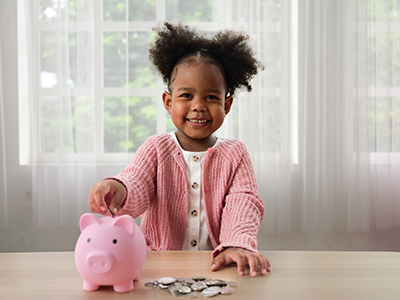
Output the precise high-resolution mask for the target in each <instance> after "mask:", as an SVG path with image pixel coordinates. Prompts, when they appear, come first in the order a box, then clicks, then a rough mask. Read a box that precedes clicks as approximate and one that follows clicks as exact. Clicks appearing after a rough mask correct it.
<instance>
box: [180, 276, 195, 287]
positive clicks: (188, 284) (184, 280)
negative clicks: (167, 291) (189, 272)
mask: <svg viewBox="0 0 400 300" xmlns="http://www.w3.org/2000/svg"><path fill="white" fill-rule="evenodd" d="M195 282H196V281H194V280H193V279H191V278H183V281H182V283H183V284H184V285H187V286H191V285H192V284H193V283H195Z"/></svg>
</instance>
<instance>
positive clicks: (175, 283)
mask: <svg viewBox="0 0 400 300" xmlns="http://www.w3.org/2000/svg"><path fill="white" fill-rule="evenodd" d="M174 285H175V286H182V285H183V283H182V282H174Z"/></svg>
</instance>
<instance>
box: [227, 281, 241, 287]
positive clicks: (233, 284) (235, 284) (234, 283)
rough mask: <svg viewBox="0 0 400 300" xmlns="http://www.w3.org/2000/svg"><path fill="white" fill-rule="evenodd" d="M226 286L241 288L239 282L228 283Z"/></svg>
mask: <svg viewBox="0 0 400 300" xmlns="http://www.w3.org/2000/svg"><path fill="white" fill-rule="evenodd" d="M226 285H227V286H229V287H238V286H239V284H238V283H237V282H234V281H229V282H227V283H226Z"/></svg>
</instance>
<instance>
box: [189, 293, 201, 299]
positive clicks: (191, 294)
mask: <svg viewBox="0 0 400 300" xmlns="http://www.w3.org/2000/svg"><path fill="white" fill-rule="evenodd" d="M186 297H188V298H198V297H200V294H199V293H195V292H191V293H189V294H186Z"/></svg>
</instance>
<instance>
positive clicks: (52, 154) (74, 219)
mask: <svg viewBox="0 0 400 300" xmlns="http://www.w3.org/2000/svg"><path fill="white" fill-rule="evenodd" d="M44 2H45V1H41V3H40V4H42V6H39V8H42V7H43V6H44V7H46V6H45V5H44V4H46V3H44ZM19 5H20V6H19V10H20V12H21V13H22V16H24V17H25V19H24V20H25V24H24V25H25V27H24V28H22V29H20V30H24V32H25V37H26V44H23V45H20V47H24V46H25V47H26V49H25V51H23V53H25V54H26V55H27V56H28V57H27V58H26V61H27V62H28V63H27V64H26V66H23V67H25V68H26V70H25V72H26V74H28V77H27V82H25V84H26V86H28V87H29V88H28V89H27V90H28V91H30V93H29V94H28V95H27V97H28V98H27V99H28V103H27V105H28V106H29V107H30V113H29V114H30V130H31V134H30V140H31V145H30V149H31V153H30V157H31V162H32V194H33V210H34V211H33V214H34V215H33V220H34V223H35V224H36V225H38V226H39V227H40V228H52V227H60V226H71V225H76V224H78V221H79V217H80V215H81V214H82V213H83V212H86V211H87V210H88V208H87V195H88V191H89V190H90V188H91V186H92V185H93V184H94V183H95V182H96V181H97V180H98V179H99V178H97V176H98V175H97V174H96V164H95V163H96V159H95V152H94V143H95V138H94V137H95V133H94V121H95V111H94V105H93V101H94V79H93V74H94V62H93V51H94V48H93V47H94V46H93V3H92V1H78V5H77V7H76V12H77V13H76V16H74V17H75V18H76V20H77V22H78V23H79V26H80V27H79V28H76V29H75V30H74V33H71V32H70V31H69V20H70V18H71V17H72V16H71V15H70V14H69V7H68V2H66V1H64V2H63V1H59V2H57V1H55V2H54V3H53V4H52V6H48V7H47V9H46V10H44V11H40V9H39V12H38V6H37V4H36V2H35V1H20V3H19ZM38 13H39V19H40V21H42V23H40V24H41V26H43V24H44V26H46V22H47V21H51V23H47V26H49V27H52V28H50V30H48V31H38V30H37V29H38V28H37V27H38V22H37V21H36V20H37V18H38ZM20 24H21V23H20ZM53 26H55V27H53ZM71 39H72V43H71ZM72 47H74V48H72ZM71 48H72V49H71ZM37 58H40V60H39V62H38V63H39V65H37V64H36V62H37ZM74 58H76V59H75V60H74ZM38 70H40V71H41V72H40V74H41V77H39V78H38V76H37V75H38V74H39V72H38ZM22 71H24V70H22ZM20 72H21V69H20ZM71 78H74V79H75V80H74V81H73V82H72V80H71ZM22 84H23V83H22ZM20 85H21V82H20ZM72 85H74V86H72ZM72 87H73V88H76V90H77V92H76V93H75V95H74V96H72V95H71V88H72ZM35 110H36V111H35ZM36 118H38V122H37V121H36V120H37V119H36ZM36 145H38V147H36Z"/></svg>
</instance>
